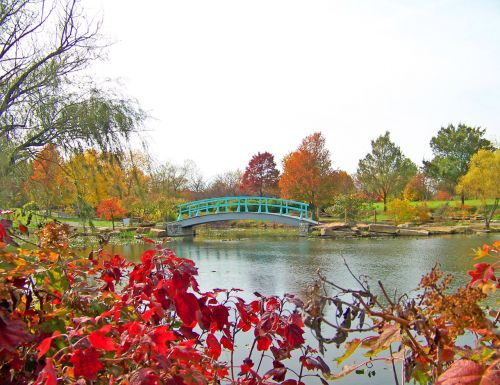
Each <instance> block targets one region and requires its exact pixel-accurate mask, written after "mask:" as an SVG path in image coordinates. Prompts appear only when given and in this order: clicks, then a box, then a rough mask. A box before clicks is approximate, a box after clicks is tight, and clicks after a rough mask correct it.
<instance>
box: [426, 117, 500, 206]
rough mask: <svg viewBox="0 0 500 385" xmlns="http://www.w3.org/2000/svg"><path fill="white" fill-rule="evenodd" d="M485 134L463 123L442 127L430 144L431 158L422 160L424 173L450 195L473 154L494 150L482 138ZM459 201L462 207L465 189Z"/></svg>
mask: <svg viewBox="0 0 500 385" xmlns="http://www.w3.org/2000/svg"><path fill="white" fill-rule="evenodd" d="M485 133H486V130H485V129H481V128H480V127H469V126H467V125H465V124H462V123H460V124H459V125H458V126H457V127H455V126H454V125H453V124H450V125H449V126H448V127H441V129H440V130H439V132H438V133H437V135H436V136H434V137H432V139H431V142H430V146H431V149H432V153H433V155H434V158H432V160H430V161H424V168H425V171H426V173H427V174H428V175H430V176H432V177H433V178H434V179H436V180H437V181H438V182H440V183H441V184H442V185H443V186H445V187H446V188H447V190H448V191H449V192H451V193H453V191H454V190H455V187H456V185H457V183H458V180H459V179H460V177H462V176H463V175H465V174H466V173H467V170H468V169H469V161H470V159H471V157H472V155H474V154H475V153H476V152H478V151H479V150H480V149H485V150H493V147H492V144H491V142H490V141H489V140H487V139H485V138H484V134H485ZM461 199H462V205H463V204H464V200H465V190H464V189H462V190H461Z"/></svg>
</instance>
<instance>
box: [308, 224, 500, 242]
mask: <svg viewBox="0 0 500 385" xmlns="http://www.w3.org/2000/svg"><path fill="white" fill-rule="evenodd" d="M313 230H316V231H319V236H321V237H339V238H341V237H380V236H392V237H394V236H407V237H422V236H423V237H427V236H430V235H444V234H475V233H485V232H500V228H495V227H492V228H490V229H489V230H484V229H483V228H482V227H481V226H480V225H477V226H425V225H422V226H412V225H409V224H402V225H399V226H393V225H387V224H381V223H372V224H361V223H357V224H348V223H343V222H336V223H325V224H321V225H319V226H314V227H313Z"/></svg>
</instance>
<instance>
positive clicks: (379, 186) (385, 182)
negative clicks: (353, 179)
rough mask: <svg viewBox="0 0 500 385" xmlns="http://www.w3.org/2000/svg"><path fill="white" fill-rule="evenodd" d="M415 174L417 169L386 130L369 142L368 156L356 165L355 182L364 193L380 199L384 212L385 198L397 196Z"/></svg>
mask: <svg viewBox="0 0 500 385" xmlns="http://www.w3.org/2000/svg"><path fill="white" fill-rule="evenodd" d="M416 173H417V166H416V165H415V164H414V163H413V162H412V161H411V160H410V159H408V158H407V157H405V156H404V155H403V153H402V152H401V149H400V148H399V146H397V145H396V144H394V143H393V142H392V141H391V138H390V134H389V132H388V131H387V132H386V133H385V134H384V135H381V136H379V137H378V138H377V139H375V140H372V151H371V153H369V154H367V155H366V156H365V157H364V158H363V159H361V160H360V161H359V163H358V171H357V179H358V181H359V182H360V184H361V185H362V187H363V189H364V190H365V191H366V192H367V193H375V194H377V195H378V196H380V197H381V198H382V200H383V202H384V211H387V199H388V198H389V197H391V196H394V197H395V196H399V195H400V194H401V193H402V192H403V189H404V187H405V186H406V184H407V183H408V180H409V179H410V178H411V177H412V176H413V175H415V174H416Z"/></svg>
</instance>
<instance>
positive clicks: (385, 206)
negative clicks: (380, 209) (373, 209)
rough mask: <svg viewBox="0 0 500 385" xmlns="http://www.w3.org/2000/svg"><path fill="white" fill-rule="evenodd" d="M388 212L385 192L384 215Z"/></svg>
mask: <svg viewBox="0 0 500 385" xmlns="http://www.w3.org/2000/svg"><path fill="white" fill-rule="evenodd" d="M386 211H387V193H385V192H384V213H385V212H386Z"/></svg>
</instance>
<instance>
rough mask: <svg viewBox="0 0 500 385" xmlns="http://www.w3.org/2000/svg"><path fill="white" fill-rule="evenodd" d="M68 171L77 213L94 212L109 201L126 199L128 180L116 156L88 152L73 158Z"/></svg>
mask: <svg viewBox="0 0 500 385" xmlns="http://www.w3.org/2000/svg"><path fill="white" fill-rule="evenodd" d="M67 168H68V172H69V174H70V176H71V180H72V182H73V184H74V186H75V189H76V191H77V194H76V202H75V205H76V207H77V211H78V212H80V211H82V210H85V211H87V209H88V208H94V207H96V206H97V205H98V204H99V202H101V201H103V200H105V199H108V198H112V197H117V198H120V199H121V198H123V196H124V193H125V191H126V185H125V182H126V177H125V173H124V170H123V168H122V166H121V164H120V162H119V159H117V156H116V154H106V153H100V152H98V151H96V150H93V149H92V150H86V151H84V152H82V153H79V154H75V155H73V156H72V157H71V159H70V160H69V162H68V166H67Z"/></svg>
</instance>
